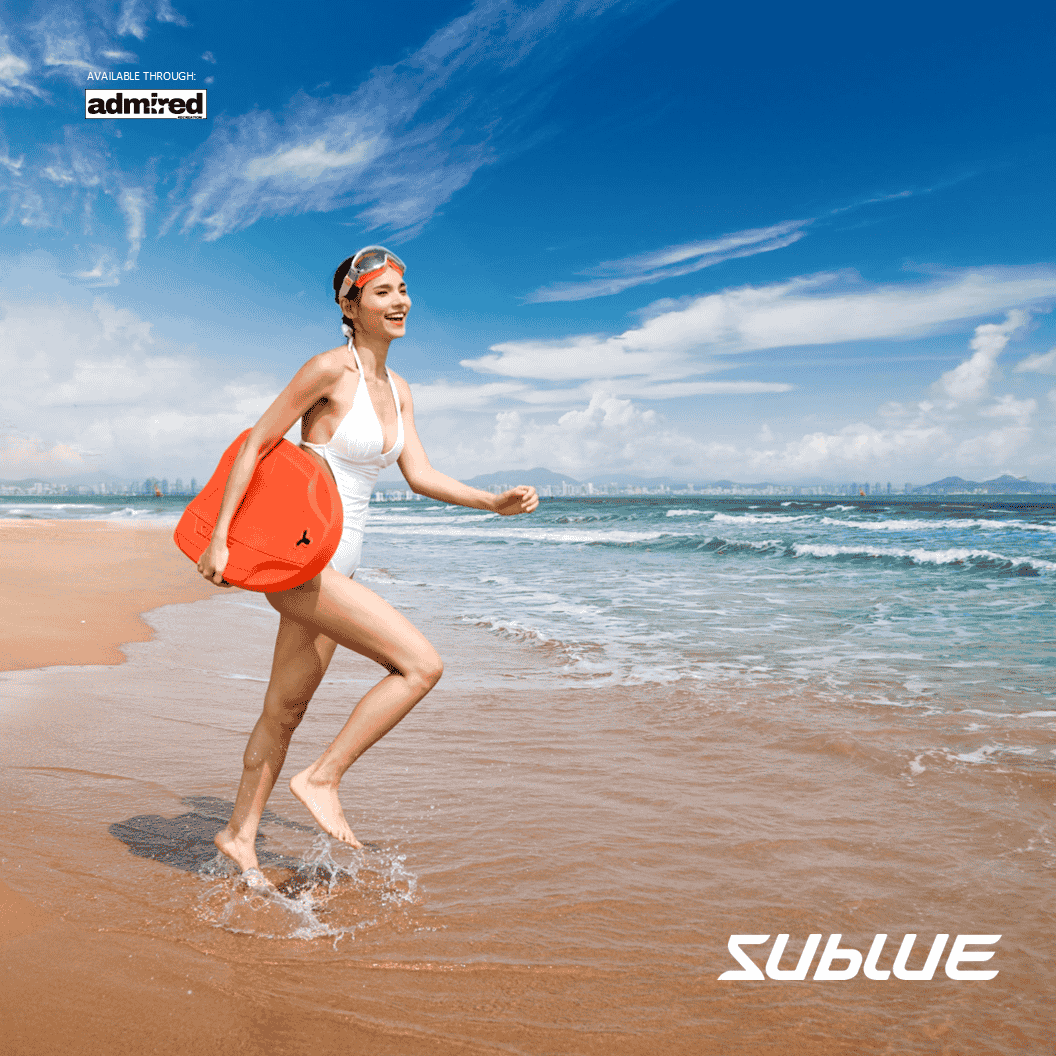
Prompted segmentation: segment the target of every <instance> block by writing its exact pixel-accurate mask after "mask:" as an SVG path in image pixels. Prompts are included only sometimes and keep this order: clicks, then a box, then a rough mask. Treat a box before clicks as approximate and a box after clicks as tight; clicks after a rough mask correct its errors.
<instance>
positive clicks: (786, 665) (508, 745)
mask: <svg viewBox="0 0 1056 1056" xmlns="http://www.w3.org/2000/svg"><path fill="white" fill-rule="evenodd" d="M186 501H187V500H171V499H154V500H146V499H120V500H118V499H114V500H110V499H106V500H101V499H94V500H90V501H77V502H61V501H58V500H55V499H41V500H38V499H34V500H26V499H19V498H15V497H5V498H4V499H3V500H2V501H0V517H45V518H56V519H62V518H83V517H88V518H91V519H106V520H109V521H110V522H111V523H118V524H148V523H150V524H158V525H159V526H164V527H169V526H170V525H174V524H175V521H176V520H177V519H178V516H179V513H180V511H181V510H182V505H183V503H185V502H186ZM363 560H364V568H363V569H362V570H361V571H360V572H359V573H358V574H357V578H358V579H360V580H361V581H362V582H364V583H365V584H366V585H367V586H370V587H371V588H372V589H375V590H377V591H378V592H379V593H381V594H382V595H383V596H385V597H386V598H388V599H389V600H390V601H391V602H392V603H393V604H394V605H396V607H397V608H399V609H400V610H401V611H404V612H405V613H406V614H407V615H408V616H409V617H410V618H411V619H412V621H413V622H415V623H416V624H417V625H418V626H419V627H420V628H421V629H422V630H423V631H424V632H425V634H426V635H427V636H428V637H430V638H431V639H432V640H433V641H434V643H435V644H436V645H437V647H438V649H439V651H440V653H441V655H442V656H443V657H444V658H445V662H446V666H447V672H446V673H445V676H444V679H443V680H442V681H441V683H440V685H439V686H438V687H437V689H436V690H435V691H434V692H433V694H430V696H429V697H427V698H426V700H425V701H424V702H423V703H422V704H420V705H419V706H418V708H416V709H415V711H414V712H412V714H411V715H410V716H409V717H408V718H407V719H406V720H405V721H404V723H403V724H401V726H400V727H398V728H397V730H395V731H393V733H392V734H390V735H389V736H388V737H387V738H386V739H385V740H384V741H383V742H381V743H380V744H379V745H378V746H377V747H376V748H374V749H372V750H371V752H369V753H368V754H367V755H366V756H365V757H364V758H363V760H362V761H361V762H359V763H357V764H356V766H355V767H354V768H353V770H352V771H350V774H349V778H348V779H347V785H348V792H347V796H348V803H349V805H348V806H346V812H347V813H348V814H349V818H350V821H351V823H352V826H353V828H354V829H355V830H356V833H357V835H358V836H360V838H361V839H363V840H364V841H365V842H366V843H367V848H366V850H364V851H362V852H353V851H351V850H348V849H346V848H343V847H341V846H340V845H337V844H333V843H331V841H329V840H328V839H326V838H325V837H322V836H319V835H318V834H317V833H315V832H314V831H313V830H312V829H311V827H310V825H308V821H309V819H308V817H307V815H306V814H305V813H304V811H303V810H302V809H300V808H299V805H298V804H297V803H296V801H295V800H293V798H292V797H291V796H290V795H289V793H288V792H287V791H286V790H285V788H284V787H283V785H282V782H281V781H280V787H279V789H278V790H277V791H276V794H275V796H274V797H273V799H272V802H271V804H270V807H271V810H272V811H273V813H272V814H270V815H269V816H268V818H267V819H266V824H265V825H264V826H263V829H262V831H263V833H264V836H265V841H264V844H263V845H262V846H264V847H265V848H266V849H267V854H265V855H262V864H263V865H264V867H265V869H266V870H268V871H269V872H270V873H271V875H272V876H273V877H274V878H275V879H276V880H277V881H278V882H279V887H280V892H282V893H281V894H280V895H278V896H274V897H273V898H271V899H266V898H262V897H261V896H259V895H250V894H247V893H246V892H245V891H244V890H243V889H240V888H239V887H238V885H237V884H235V882H234V881H233V880H232V879H231V878H229V877H227V876H226V875H225V870H224V868H223V866H222V863H217V862H216V861H215V860H214V857H213V855H212V853H211V851H210V849H209V847H210V845H209V843H208V837H211V834H212V832H213V831H215V829H216V827H218V826H219V824H220V822H221V820H223V819H225V818H226V811H228V810H229V809H230V801H231V799H232V797H233V793H234V788H235V783H236V781H237V777H238V774H239V762H240V755H241V751H242V747H243V745H244V740H245V736H246V734H247V733H248V731H249V729H250V728H251V726H252V723H253V721H254V720H255V717H256V714H257V713H258V711H259V707H260V699H261V696H262V693H263V688H264V685H265V683H266V679H267V673H268V666H269V663H270V650H271V644H272V642H273V638H274V625H275V623H276V622H277V617H276V616H275V614H274V612H273V611H272V610H271V609H270V607H269V606H268V605H267V604H266V602H265V600H264V599H263V598H262V597H260V596H257V595H252V594H248V593H243V592H235V591H232V592H229V593H225V594H224V595H223V596H221V597H218V598H214V599H210V600H208V601H204V602H197V603H194V604H190V605H180V606H170V607H167V608H164V609H160V610H156V611H155V612H154V613H151V614H150V615H149V616H148V620H149V622H151V624H152V625H153V626H154V627H155V628H156V631H157V636H156V638H155V639H154V640H153V641H151V642H143V643H134V644H132V645H130V646H128V647H127V648H126V650H125V651H126V653H127V654H128V657H129V660H128V663H127V664H125V665H123V666H121V667H117V668H95V669H89V668H80V669H74V668H66V669H49V670H46V671H38V672H15V673H10V674H9V675H7V676H5V677H4V679H3V686H4V692H5V696H6V697H7V698H8V700H9V701H12V702H15V703H13V704H12V705H10V707H9V710H8V713H7V717H6V719H5V723H6V725H5V730H6V731H7V736H8V738H9V739H8V747H7V748H6V749H5V752H4V758H5V762H6V763H7V764H8V766H9V767H10V766H12V765H15V766H17V768H18V772H19V774H20V775H21V777H20V778H19V782H18V783H14V784H13V783H12V782H11V779H9V780H8V787H7V788H6V789H5V793H4V794H5V795H7V797H8V801H9V802H10V801H12V797H13V800H14V801H16V802H17V801H19V800H20V799H21V800H24V802H25V805H26V808H27V809H30V807H31V805H33V804H36V806H37V807H38V808H39V807H40V805H41V804H42V803H43V804H45V805H46V806H47V809H48V811H49V812H51V813H52V814H53V815H54V816H55V817H56V818H57V819H58V820H57V821H56V822H55V824H56V826H63V825H64V826H65V828H64V830H63V831H67V832H68V831H69V829H70V828H71V827H72V828H74V829H76V831H77V832H80V833H85V835H84V836H83V837H79V838H80V839H82V840H84V841H86V842H85V846H84V849H83V858H82V860H81V861H80V862H79V864H78V865H77V868H76V870H73V869H72V867H70V866H69V865H68V864H66V863H64V862H63V861H61V860H59V859H58V858H53V859H49V861H48V865H47V868H46V869H45V870H44V871H43V873H42V876H43V881H42V882H43V883H44V885H45V889H46V890H48V891H50V892H51V896H52V899H53V903H56V904H57V903H59V902H62V901H65V902H69V901H70V898H71V892H73V891H75V890H79V889H80V888H78V885H79V884H80V885H81V886H82V887H83V885H84V883H85V880H84V877H85V876H86V875H88V876H90V878H91V884H92V885H93V890H94V891H95V894H94V896H93V899H92V900H91V901H90V902H88V901H85V900H83V899H81V900H79V901H75V902H74V908H72V909H71V910H70V912H71V913H72V915H73V916H74V917H75V918H78V919H82V920H85V921H91V922H95V921H102V922H103V923H104V925H105V926H106V927H110V928H118V927H120V929H122V930H123V931H125V932H128V933H131V934H135V935H137V936H141V937H142V938H143V940H144V941H148V940H149V942H151V943H155V944H161V945H162V946H163V947H165V948H166V949H170V950H171V951H172V952H171V956H173V957H182V956H185V955H186V950H187V949H189V948H191V949H193V950H195V951H198V952H199V953H200V952H201V951H203V950H204V951H206V955H207V956H208V957H209V958H212V959H214V960H215V961H218V962H220V963H228V964H236V963H247V962H251V963H253V964H255V965H261V966H263V965H267V966H268V967H267V968H266V969H265V968H263V967H262V968H261V969H260V970H261V971H263V972H265V974H266V976H267V979H268V984H267V985H268V986H269V987H270V988H272V991H273V992H274V993H275V994H276V995H278V996H280V997H281V999H282V1000H283V1001H285V1002H286V1003H287V1004H288V1005H289V1007H290V1008H291V1009H295V1010H296V1009H300V1010H301V1011H302V1012H303V1013H304V1014H305V1015H308V1014H309V1013H310V1014H311V1015H334V1016H338V1015H341V1016H346V1017H352V1019H354V1020H355V1021H356V1022H359V1023H362V1024H366V1025H369V1026H370V1027H371V1029H377V1030H380V1031H383V1032H386V1031H388V1032H390V1033H392V1036H393V1037H395V1036H397V1035H399V1036H400V1037H405V1038H407V1039H411V1040H409V1041H407V1047H405V1048H402V1049H401V1048H399V1047H398V1046H397V1047H396V1048H394V1049H393V1050H392V1051H399V1052H408V1053H416V1052H432V1051H441V1049H439V1048H436V1047H435V1046H437V1045H440V1043H441V1042H443V1044H445V1045H447V1044H451V1045H453V1046H455V1047H456V1048H455V1049H452V1050H451V1051H472V1052H496V1053H498V1052H513V1053H526V1054H527V1053H532V1054H535V1053H539V1054H544V1053H546V1054H549V1053H581V1052H582V1053H587V1052H591V1053H593V1052H599V1053H600V1052H606V1053H609V1052H612V1053H624V1052H626V1053H654V1052H658V1051H665V1052H686V1053H708V1052H745V1053H747V1052H752V1053H757V1052H771V1051H773V1052H788V1051H796V1052H804V1053H815V1052H817V1053H830V1052H856V1053H858V1052H892V1053H895V1052H897V1053H917V1052H920V1053H925V1052H950V1053H961V1052H973V1053H991V1052H992V1053H1001V1054H1005V1053H1008V1054H1011V1053H1013V1052H1024V1051H1025V1052H1042V1051H1048V1049H1046V1048H1044V1046H1045V1045H1047V1044H1049V1040H1048V1037H1049V1032H1050V1029H1051V1013H1050V1011H1049V1000H1048V997H1047V996H1046V995H1048V994H1051V991H1052V987H1053V984H1054V983H1056V971H1054V963H1053V943H1052V940H1051V935H1052V933H1053V927H1054V924H1056V907H1054V903H1053V899H1052V895H1051V879H1052V875H1053V870H1054V868H1056V830H1054V826H1053V816H1052V810H1053V805H1054V800H1056V686H1054V683H1053V678H1052V673H1053V663H1054V650H1053V635H1054V632H1053V626H1054V621H1053V615H1054V613H1053V597H1054V593H1053V592H1054V585H1056V504H1054V503H1053V501H1052V500H1051V499H1050V498H1047V497H1040V498H1035V497H1023V498H1018V497H1017V498H1016V499H1014V500H1006V499H998V500H995V499H994V498H992V497H986V496H978V497H966V498H960V497H957V498H953V499H938V498H935V499H913V498H910V497H897V498H890V499H888V498H883V499H857V500H854V499H847V498H839V499H835V498H834V499H824V498H811V499H787V498H779V499H778V498H775V499H770V498H761V497H738V498H715V497H710V496H707V497H706V496H660V495H652V496H638V497H628V498H622V497H620V498H617V497H594V498H576V499H545V500H543V501H542V502H541V504H540V507H539V510H538V511H537V512H536V513H535V514H533V515H530V516H528V517H518V518H502V517H499V516H497V515H493V514H487V513H483V512H480V511H474V510H464V509H458V508H452V507H447V506H443V505H440V504H437V503H435V502H431V501H416V502H406V501H394V502H384V503H377V504H375V505H374V506H373V507H372V510H371V514H370V520H369V522H368V529H367V537H366V543H365V547H364V557H363ZM376 676H377V670H376V669H372V667H371V665H370V664H369V663H368V662H366V661H364V660H362V659H361V658H358V657H352V656H350V655H348V654H341V653H339V655H338V657H337V658H335V661H334V664H333V666H332V668H331V670H330V672H329V673H328V676H327V678H326V680H325V682H324V684H323V686H322V687H321V688H320V690H319V692H318V694H317V697H316V700H315V702H313V705H312V707H311V708H310V709H309V718H308V719H306V720H305V723H304V724H303V726H302V727H301V729H300V730H299V731H298V733H297V735H296V736H295V739H294V745H293V748H292V749H291V753H290V760H289V761H288V762H287V769H288V772H289V773H291V774H292V773H295V772H296V770H297V769H298V768H299V767H300V766H303V765H305V763H306V762H307V761H308V760H310V759H311V758H314V756H315V755H316V754H318V750H319V749H320V747H321V746H322V745H323V744H325V743H326V741H327V740H328V739H329V737H330V736H332V735H333V733H334V732H336V729H337V728H338V727H339V726H340V724H341V722H343V720H344V717H345V716H347V713H348V711H349V710H350V708H351V706H352V705H353V704H354V703H355V699H357V697H358V694H360V693H362V692H363V691H364V689H365V688H366V687H367V686H368V685H369V684H370V680H371V679H374V678H376ZM104 712H105V713H106V714H110V715H112V714H118V715H120V716H121V721H120V723H119V724H118V725H117V726H113V725H109V724H104V725H102V726H100V727H98V728H96V727H95V726H92V727H90V728H88V731H87V732H86V726H85V723H86V722H87V721H88V720H87V719H86V718H85V716H90V715H96V716H97V715H100V714H103V713H104ZM44 715H46V716H47V718H46V719H45V718H42V717H41V716H44ZM89 760H90V765H89ZM9 773H10V771H9ZM61 774H66V775H67V776H66V777H62V776H61ZM115 778H120V779H121V780H115ZM71 790H72V791H75V792H76V795H75V796H72V798H71ZM181 832H182V833H183V834H184V835H183V837H179V833H181ZM188 834H190V835H188ZM195 834H197V835H195ZM41 838H42V837H41V836H40V835H39V834H38V836H36V837H35V838H34V839H36V840H37V841H38V844H39V840H40V839H41ZM181 841H182V842H181ZM33 846H34V845H33V841H31V840H28V838H27V842H26V846H25V847H23V848H21V849H20V850H18V852H17V853H22V854H26V855H32V854H33ZM38 849H39V847H38ZM148 891H149V892H150V894H149V895H148V893H147V892H148ZM734 934H741V935H751V936H754V937H756V938H759V937H760V936H765V937H766V939H767V942H766V943H765V944H760V945H758V946H757V947H756V952H755V953H754V954H753V956H754V957H755V959H756V960H757V961H758V962H759V964H760V965H763V964H765V962H766V959H767V957H766V955H767V952H768V950H769V948H770V941H771V940H772V939H776V938H777V936H778V935H781V934H784V935H787V936H789V938H788V943H787V951H786V953H785V955H784V958H783V959H782V960H780V961H778V962H775V964H779V965H780V968H781V969H784V970H790V969H792V968H795V965H796V962H797V958H798V957H799V952H800V951H801V950H803V949H804V947H805V945H807V943H808V936H810V935H814V934H820V935H821V936H822V940H821V941H822V943H824V940H825V939H827V938H828V936H829V935H832V934H838V935H839V936H841V939H840V940H839V941H840V942H842V944H843V946H844V947H851V948H854V949H857V950H859V951H861V952H862V953H863V954H864V953H865V952H866V951H867V950H868V949H869V948H870V944H871V943H872V941H873V939H874V937H875V936H877V935H880V934H884V935H887V936H889V941H888V943H887V945H886V946H884V947H883V951H884V952H883V953H882V954H881V957H880V961H879V963H880V965H881V967H884V968H891V966H892V964H891V962H892V960H893V958H894V956H895V952H896V951H897V949H898V946H899V943H901V941H902V939H903V937H904V936H907V935H916V936H917V937H918V938H917V940H916V941H917V946H916V947H915V949H914V952H912V953H911V955H910V962H909V963H910V966H911V967H912V968H913V969H918V970H919V969H920V968H921V966H922V965H923V963H924V956H925V954H926V952H927V949H928V948H930V947H931V945H932V943H933V940H935V941H936V942H937V939H936V936H940V935H947V936H950V940H949V941H950V942H951V943H952V941H953V938H954V937H955V936H956V935H958V934H972V935H977V936H982V937H983V938H988V939H990V940H991V947H990V948H991V949H993V950H994V955H993V958H992V960H991V961H990V962H988V963H987V964H986V965H985V966H984V967H987V968H990V967H992V968H995V969H998V974H997V976H996V977H995V978H993V979H992V980H988V981H970V982H958V981H956V980H954V979H951V978H950V977H949V976H948V975H947V974H945V973H944V971H943V969H942V967H941V962H939V964H940V966H939V967H938V969H937V970H936V972H935V974H934V976H933V977H932V978H930V979H918V980H915V981H911V980H904V979H901V978H897V979H896V978H889V979H887V980H886V981H883V982H880V981H874V980H871V979H866V978H864V976H863V975H862V974H861V973H859V974H857V975H856V976H855V977H854V978H852V979H849V980H846V981H843V982H835V981H833V982H822V981H818V980H815V979H814V978H813V977H807V978H805V979H803V980H790V979H788V978H784V979H782V978H776V979H775V978H772V977H768V978H765V979H764V980H761V981H720V980H719V976H720V974H721V973H723V972H724V971H727V970H729V969H736V968H738V964H737V962H736V961H735V960H734V959H733V956H732V954H731V952H730V950H729V948H728V940H729V939H730V936H731V935H734ZM980 941H982V939H980ZM947 948H948V947H947ZM426 977H428V981H426ZM231 985H235V984H231ZM238 985H241V984H238ZM249 985H250V984H249V983H248V982H247V983H245V986H247V987H248V986H249ZM236 988H237V987H236ZM277 999H278V998H277ZM393 1032H394V1033H393ZM401 1032H402V1033H401ZM386 1036H388V1035H386ZM457 1046H466V1048H465V1049H464V1050H462V1049H458V1048H457ZM283 1051H285V1050H283ZM289 1051H295V1050H294V1049H291V1050H289ZM443 1051H448V1050H446V1049H444V1050H443Z"/></svg>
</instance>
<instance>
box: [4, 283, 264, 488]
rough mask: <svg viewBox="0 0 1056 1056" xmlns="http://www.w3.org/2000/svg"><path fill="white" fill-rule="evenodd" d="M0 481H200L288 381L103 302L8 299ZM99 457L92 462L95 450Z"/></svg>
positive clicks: (103, 298)
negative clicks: (70, 476)
mask: <svg viewBox="0 0 1056 1056" xmlns="http://www.w3.org/2000/svg"><path fill="white" fill-rule="evenodd" d="M0 374H2V376H3V377H4V379H5V384H4V385H3V386H2V388H0V420H2V421H3V423H4V426H3V428H2V429H0V478H8V479H20V478H22V477H25V476H33V475H40V476H45V477H47V476H51V477H56V476H60V475H62V474H65V473H78V474H79V473H82V472H85V471H87V470H89V469H92V470H93V471H94V469H95V468H98V470H99V471H106V472H113V473H116V474H118V475H119V476H126V477H128V478H129V479H132V478H136V477H142V476H146V475H149V474H152V473H153V474H155V475H158V476H161V475H163V474H167V475H173V476H175V475H177V474H179V475H181V476H184V477H190V476H191V475H197V476H199V477H201V476H203V475H204V474H207V473H209V472H211V471H212V469H213V467H214V465H215V462H216V459H217V458H218V457H219V455H220V452H221V451H223V449H224V448H225V447H226V446H227V444H229V443H230V442H231V440H232V438H233V437H234V436H236V435H237V434H238V433H239V432H240V431H241V430H242V429H244V428H246V427H247V425H250V424H252V423H253V422H254V421H255V420H256V419H257V418H258V417H259V416H260V414H261V413H262V412H263V411H264V409H265V408H266V407H267V406H268V404H269V403H270V402H271V400H272V399H273V398H274V397H275V395H276V394H277V392H278V390H279V388H280V387H281V386H280V384H279V383H278V382H277V381H276V380H275V379H274V378H271V377H269V376H267V375H264V374H258V373H254V372H251V371H239V370H237V369H236V370H232V369H230V368H225V367H224V366H222V365H221V364H219V363H217V362H216V361H214V360H212V359H211V358H210V357H208V356H203V355H201V354H200V353H197V352H195V351H193V350H190V349H187V348H180V347H174V346H172V345H171V344H169V343H167V342H165V341H164V340H162V339H160V338H159V337H158V336H157V335H156V334H155V333H154V328H153V326H152V325H151V324H150V322H149V321H147V320H145V319H142V318H140V317H139V316H137V315H136V314H135V313H133V312H131V311H129V310H127V309H124V308H120V307H118V306H116V305H114V304H113V303H112V302H111V301H109V300H108V299H107V298H106V297H97V298H95V300H94V301H93V302H92V303H91V304H90V305H80V304H77V303H74V302H73V301H72V300H71V299H70V298H64V299H63V300H53V301H44V300H38V301H32V302H27V301H25V300H22V299H19V298H16V297H13V296H7V297H4V298H3V299H2V302H0ZM93 452H94V453H95V454H94V455H93V454H92V453H93Z"/></svg>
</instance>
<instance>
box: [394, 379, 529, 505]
mask: <svg viewBox="0 0 1056 1056" xmlns="http://www.w3.org/2000/svg"><path fill="white" fill-rule="evenodd" d="M393 377H395V379H396V389H397V391H398V392H399V394H400V410H401V412H402V414H403V453H402V454H401V455H400V458H399V462H398V465H399V467H400V471H401V472H402V473H403V476H404V479H405V480H406V481H407V483H408V484H410V486H411V490H412V491H415V492H417V493H418V494H419V495H427V496H428V497H429V498H430V499H439V500H440V502H449V503H451V504H452V505H453V506H468V507H469V508H470V509H473V510H491V511H492V512H494V513H501V514H503V515H504V516H512V515H513V514H518V513H531V512H532V510H534V509H535V508H536V507H537V506H538V505H539V497H538V496H537V495H536V493H535V488H533V487H531V486H530V485H528V484H522V485H520V486H519V487H516V488H511V489H510V490H509V491H504V492H503V493H502V494H501V495H493V494H492V493H491V492H490V491H481V490H480V488H471V487H470V486H469V485H468V484H463V483H462V482H461V481H459V480H455V478H454V477H449V476H448V475H447V474H446V473H441V472H440V470H438V469H434V468H433V467H432V465H431V464H430V462H429V457H428V456H427V455H426V453H425V448H424V447H422V442H421V440H419V439H418V431H417V430H416V429H415V427H414V400H413V399H412V398H411V388H410V386H409V385H408V384H407V382H406V381H404V380H403V378H401V377H400V376H399V375H398V374H396V372H395V371H393Z"/></svg>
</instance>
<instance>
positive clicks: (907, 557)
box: [786, 543, 1056, 575]
mask: <svg viewBox="0 0 1056 1056" xmlns="http://www.w3.org/2000/svg"><path fill="white" fill-rule="evenodd" d="M786 552H787V553H788V554H789V555H790V556H793V557H813V558H818V559H824V558H849V559H866V560H887V561H897V562H899V563H908V564H914V565H964V566H971V567H973V568H978V569H986V570H988V571H998V572H1015V573H1018V574H1019V575H1038V574H1039V573H1041V572H1054V571H1056V561H1046V560H1045V559H1044V558H1040V557H1009V556H1008V555H1006V554H998V553H995V552H994V551H992V550H968V549H964V548H961V547H950V548H948V549H946V550H922V549H919V548H918V549H912V550H905V549H901V548H898V547H869V546H863V547H858V546H835V545H832V544H824V543H793V544H792V545H791V546H790V547H788V550H787V551H786Z"/></svg>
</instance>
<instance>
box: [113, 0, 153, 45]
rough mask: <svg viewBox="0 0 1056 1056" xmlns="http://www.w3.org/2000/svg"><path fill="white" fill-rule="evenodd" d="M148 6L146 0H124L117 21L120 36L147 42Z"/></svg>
mask: <svg viewBox="0 0 1056 1056" xmlns="http://www.w3.org/2000/svg"><path fill="white" fill-rule="evenodd" d="M148 17H149V15H148V14H147V5H146V2H145V0H123V2H122V4H121V13H120V14H119V15H118V19H117V32H118V34H119V35H120V36H122V37H126V36H132V37H135V38H136V39H137V40H145V39H146V36H147V19H148Z"/></svg>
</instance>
